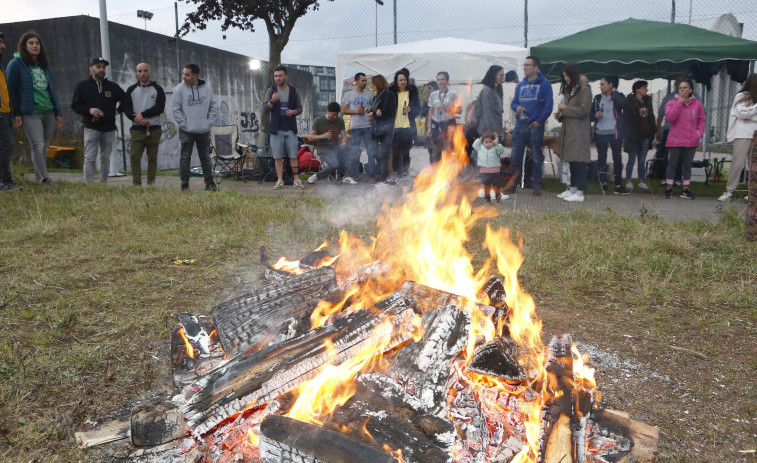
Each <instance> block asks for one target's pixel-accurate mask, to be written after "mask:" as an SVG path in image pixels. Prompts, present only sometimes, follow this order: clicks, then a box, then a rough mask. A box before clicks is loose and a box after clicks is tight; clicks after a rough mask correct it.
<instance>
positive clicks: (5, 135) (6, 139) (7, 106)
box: [0, 32, 21, 191]
mask: <svg viewBox="0 0 757 463" xmlns="http://www.w3.org/2000/svg"><path fill="white" fill-rule="evenodd" d="M3 50H5V34H3V33H2V32H0V56H2V54H3ZM11 109H12V108H11V99H10V95H9V93H8V83H7V82H6V80H5V70H4V69H3V66H2V65H0V190H4V191H12V190H18V189H20V188H21V187H20V186H18V185H16V184H15V183H14V182H13V177H12V176H11V155H13V126H14V125H15V124H14V118H13V113H12V111H11Z"/></svg>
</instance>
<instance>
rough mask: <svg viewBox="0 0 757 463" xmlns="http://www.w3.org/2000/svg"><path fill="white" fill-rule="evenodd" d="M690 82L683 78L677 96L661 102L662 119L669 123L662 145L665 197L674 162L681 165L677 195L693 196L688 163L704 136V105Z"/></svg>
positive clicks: (668, 194)
mask: <svg viewBox="0 0 757 463" xmlns="http://www.w3.org/2000/svg"><path fill="white" fill-rule="evenodd" d="M693 93H694V83H693V82H692V81H691V80H690V79H686V80H684V81H683V82H681V83H680V84H678V95H676V97H675V98H673V99H672V100H670V101H668V103H667V104H666V105H665V119H667V120H668V122H670V132H668V139H667V141H666V142H665V146H666V147H667V148H668V168H667V170H666V171H665V183H666V184H667V188H666V189H665V197H666V198H672V197H673V177H675V173H676V166H677V165H678V161H679V160H680V161H681V164H682V165H683V169H682V172H683V190H681V198H683V199H694V195H693V194H691V190H689V184H690V183H691V162H692V161H693V160H694V154H696V151H697V146H699V141H700V140H701V139H702V135H704V125H705V116H704V107H703V106H702V103H700V102H699V100H697V99H696V98H694V95H693Z"/></svg>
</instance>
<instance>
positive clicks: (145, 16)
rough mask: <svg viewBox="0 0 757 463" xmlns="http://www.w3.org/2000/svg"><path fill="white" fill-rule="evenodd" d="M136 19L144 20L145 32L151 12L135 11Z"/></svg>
mask: <svg viewBox="0 0 757 463" xmlns="http://www.w3.org/2000/svg"><path fill="white" fill-rule="evenodd" d="M137 17H138V18H142V19H144V20H145V30H147V21H148V20H150V19H152V12H150V11H146V10H137Z"/></svg>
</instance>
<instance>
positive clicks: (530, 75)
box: [507, 56, 553, 196]
mask: <svg viewBox="0 0 757 463" xmlns="http://www.w3.org/2000/svg"><path fill="white" fill-rule="evenodd" d="M540 64H541V62H540V61H539V58H537V57H535V56H528V57H526V60H525V61H524V62H523V73H524V74H525V75H526V78H525V79H523V80H522V81H521V82H520V83H518V86H517V87H515V97H514V98H513V102H512V105H511V107H512V109H513V111H515V115H516V117H515V120H516V123H515V128H514V129H513V150H512V168H513V179H514V180H513V183H512V184H511V185H510V186H509V187H508V189H507V192H508V193H514V192H515V188H516V187H517V182H519V181H521V178H520V177H521V172H522V169H523V168H524V165H525V164H524V162H523V158H524V154H525V151H526V145H528V146H530V147H531V156H532V162H533V166H532V169H531V177H532V178H531V188H532V189H533V190H532V191H533V194H534V196H539V195H541V180H542V164H544V154H543V153H542V146H541V144H542V140H543V139H544V125H545V124H546V121H547V118H548V117H549V116H550V114H551V113H552V106H553V102H552V84H550V83H549V81H548V80H547V79H546V78H545V77H544V76H543V75H542V73H541V72H540V71H539V66H540Z"/></svg>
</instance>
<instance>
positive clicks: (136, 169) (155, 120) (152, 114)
mask: <svg viewBox="0 0 757 463" xmlns="http://www.w3.org/2000/svg"><path fill="white" fill-rule="evenodd" d="M165 107H166V93H165V92H164V91H163V87H161V86H160V85H158V84H156V83H155V82H154V81H151V80H150V66H148V65H147V63H139V64H137V83H136V84H134V85H132V86H131V87H129V88H128V89H126V98H125V99H124V106H123V110H124V114H125V115H126V117H128V118H129V119H130V120H131V121H132V122H133V124H132V126H131V130H130V131H129V134H130V135H131V152H130V157H131V176H132V179H133V183H134V185H137V186H139V185H142V152H144V151H145V150H146V151H147V186H151V185H153V184H155V175H156V173H157V171H158V146H159V145H160V136H161V134H162V130H161V126H162V123H161V120H160V115H161V114H163V111H164V110H165Z"/></svg>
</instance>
